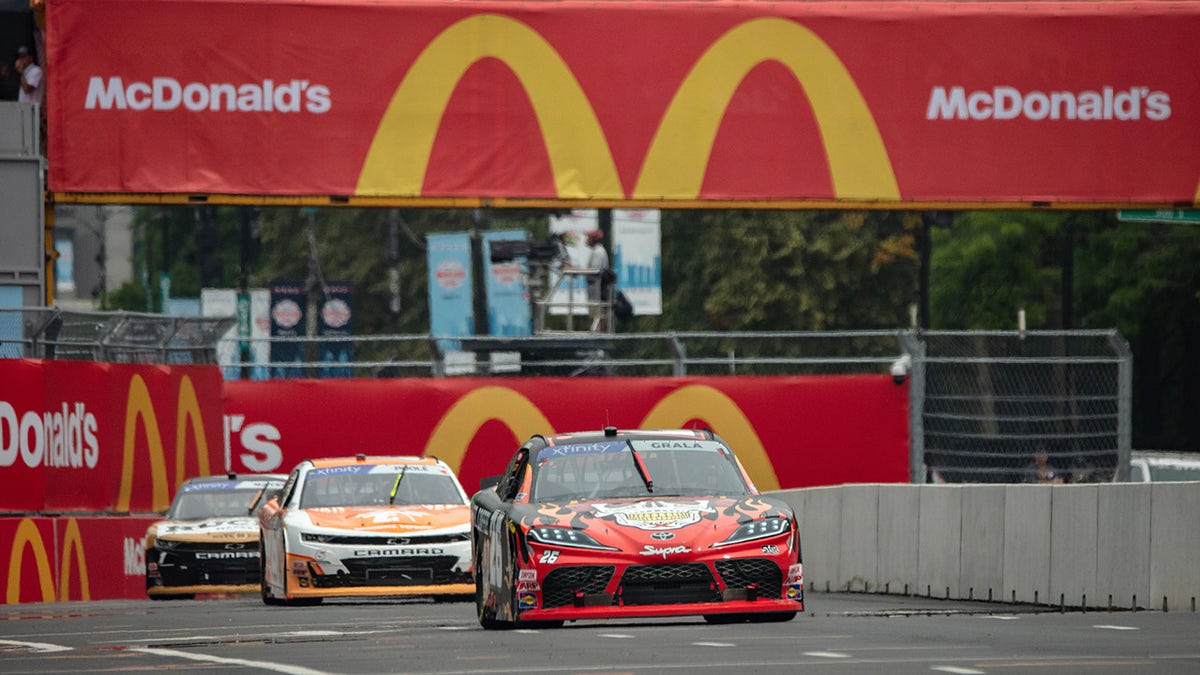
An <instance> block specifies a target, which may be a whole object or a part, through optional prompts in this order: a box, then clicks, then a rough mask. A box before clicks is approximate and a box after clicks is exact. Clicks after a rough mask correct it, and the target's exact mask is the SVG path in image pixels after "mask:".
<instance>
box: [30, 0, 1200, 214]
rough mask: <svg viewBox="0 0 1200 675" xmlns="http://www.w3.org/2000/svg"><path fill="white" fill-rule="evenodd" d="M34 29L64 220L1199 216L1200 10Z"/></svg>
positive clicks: (728, 1) (256, 5) (147, 13)
mask: <svg viewBox="0 0 1200 675" xmlns="http://www.w3.org/2000/svg"><path fill="white" fill-rule="evenodd" d="M46 4H47V44H48V68H47V73H48V78H49V86H48V90H47V91H48V99H47V103H46V108H47V113H48V122H49V133H48V152H49V184H50V189H51V190H52V191H54V192H55V193H58V194H59V195H60V196H61V198H62V199H67V198H68V197H69V198H73V199H77V200H80V201H86V200H87V199H88V198H89V197H90V198H97V197H100V196H103V195H102V194H101V193H123V194H129V193H150V194H163V193H168V194H186V193H208V194H211V195H216V196H225V197H226V198H230V199H232V198H234V197H236V196H238V195H257V196H260V197H267V198H277V199H279V200H282V198H285V197H293V198H295V197H301V196H309V197H319V198H322V199H324V200H326V201H325V202H322V203H347V204H358V203H361V204H372V203H374V204H382V203H387V202H388V201H389V200H390V201H391V202H392V203H412V204H417V205H420V204H434V203H466V202H461V201H454V200H490V201H491V203H504V202H505V200H511V201H513V202H517V201H520V200H548V201H552V202H555V203H562V202H575V201H578V200H593V201H611V202H625V203H630V202H645V203H653V204H660V205H665V206H671V205H681V206H689V205H693V206H694V205H700V206H703V205H706V204H708V205H712V204H721V203H725V202H736V203H739V204H744V203H748V202H749V203H756V204H761V205H788V204H794V205H812V204H821V203H834V204H839V205H851V206H852V205H855V204H865V205H877V206H878V205H881V206H884V207H887V206H906V205H908V206H911V205H917V204H931V203H949V204H1000V205H1004V204H1012V205H1031V204H1034V205H1037V204H1060V205H1061V204H1072V205H1084V206H1086V205H1088V204H1092V205H1097V204H1134V203H1169V204H1193V203H1196V202H1198V201H1200V194H1198V193H1200V134H1197V133H1196V130H1197V129H1200V40H1197V39H1196V36H1197V35H1198V34H1200V2H1198V1H1197V0H1179V1H1175V2H1125V1H1112V2H1029V3H1026V2H1020V3H1018V2H994V3H992V2H954V1H951V2H872V1H863V2H848V3H831V2H801V1H796V0H784V1H782V2H738V1H734V0H710V1H704V2H692V1H689V0H682V1H667V2H663V1H655V0H645V1H639V2H601V3H596V2H585V1H582V0H563V1H561V2H535V3H530V2H500V1H494V0H477V1H473V2H452V1H450V0H426V1H423V2H422V1H417V2H397V1H394V0H384V1H382V2H380V1H377V0H313V1H311V2H303V3H296V2H280V1H278V0H249V1H246V0H237V1H236V2H234V1H233V0H176V1H174V2H161V1H159V0H49V1H48V2H47V3H46ZM109 196H111V195H109ZM438 200H441V202H438ZM283 201H285V203H286V200H283Z"/></svg>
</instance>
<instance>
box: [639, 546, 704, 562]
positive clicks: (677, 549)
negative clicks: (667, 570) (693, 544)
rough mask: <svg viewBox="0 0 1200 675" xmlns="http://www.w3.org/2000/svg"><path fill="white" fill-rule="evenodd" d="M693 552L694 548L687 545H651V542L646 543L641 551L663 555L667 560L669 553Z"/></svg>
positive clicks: (642, 552) (641, 552)
mask: <svg viewBox="0 0 1200 675" xmlns="http://www.w3.org/2000/svg"><path fill="white" fill-rule="evenodd" d="M691 552H692V549H690V548H688V547H687V546H651V545H650V544H646V545H645V546H644V547H642V550H641V551H639V553H640V554H641V555H661V556H662V557H663V560H666V559H667V556H669V555H676V554H679V553H691Z"/></svg>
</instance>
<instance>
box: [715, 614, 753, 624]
mask: <svg viewBox="0 0 1200 675" xmlns="http://www.w3.org/2000/svg"><path fill="white" fill-rule="evenodd" d="M749 620H750V615H749V614H705V615H704V623H707V624H708V625H710V626H727V625H729V624H731V623H746V622H747V621H749Z"/></svg>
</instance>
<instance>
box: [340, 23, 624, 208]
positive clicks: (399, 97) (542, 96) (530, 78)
mask: <svg viewBox="0 0 1200 675" xmlns="http://www.w3.org/2000/svg"><path fill="white" fill-rule="evenodd" d="M483 58H494V59H498V60H500V61H502V62H504V63H505V64H506V65H507V66H508V67H509V68H510V69H512V71H513V73H514V74H516V76H517V78H518V79H519V80H520V82H521V86H523V87H524V88H525V92H526V94H527V95H528V96H529V99H530V101H531V102H532V104H533V109H534V112H535V114H536V115H537V121H538V126H539V127H540V128H541V131H542V138H543V139H544V140H545V142H546V151H547V153H548V154H549V155H550V166H551V170H552V173H553V174H554V183H555V188H556V190H557V192H558V196H559V197H562V198H582V197H605V198H612V199H619V198H621V197H622V196H623V194H622V190H621V181H620V179H619V178H618V177H617V168H616V164H615V163H614V162H613V158H612V153H611V152H610V151H609V147H608V141H607V139H606V138H605V137H604V132H603V130H601V128H600V122H599V120H597V119H596V113H595V111H594V110H593V109H592V106H591V103H590V102H589V101H588V99H587V96H586V95H585V94H584V93H583V89H582V88H581V87H580V86H579V82H578V81H576V79H575V76H574V75H573V74H572V73H571V69H570V68H569V67H567V64H566V63H565V62H564V61H563V60H562V57H561V56H559V54H558V52H557V51H555V49H554V48H553V47H551V46H550V44H549V43H547V42H546V41H545V39H543V38H542V36H541V35H538V34H537V32H535V31H534V30H533V29H532V28H530V27H529V26H527V25H525V24H524V23H521V22H520V21H516V20H514V19H511V18H508V17H505V16H499V15H496V14H480V15H476V16H472V17H470V18H467V19H463V20H462V21H459V22H458V23H456V24H454V25H453V26H450V27H449V28H447V29H446V30H445V31H443V32H442V33H441V34H440V35H438V36H437V37H436V38H434V40H433V41H432V42H430V43H429V45H428V46H426V47H425V49H424V50H423V51H422V52H421V54H420V56H418V57H417V60H416V61H415V62H414V63H413V65H412V67H411V68H410V69H409V71H408V74H406V75H405V76H404V80H403V81H402V82H401V83H400V86H399V88H397V89H396V93H395V94H394V95H393V96H392V101H391V103H390V104H389V105H388V107H387V111H386V112H385V113H384V115H383V120H382V121H381V122H380V124H379V129H378V130H377V131H376V132H375V139H374V141H372V143H371V147H370V149H369V150H368V152H367V159H366V161H365V162H364V163H363V169H362V172H361V173H360V175H359V179H358V188H357V193H358V194H360V195H381V194H403V195H419V194H421V187H422V186H423V185H424V183H425V172H426V170H427V169H428V167H429V155H430V153H431V152H432V151H433V141H434V138H435V137H436V136H437V131H438V126H439V125H440V124H441V121H442V115H443V114H444V113H445V110H446V105H447V103H449V101H450V95H451V94H452V93H453V92H454V88H455V87H456V86H457V85H458V82H459V80H461V79H462V76H463V75H464V74H465V73H466V72H467V69H468V68H470V67H471V66H472V65H474V64H475V62H477V61H479V60H480V59H483Z"/></svg>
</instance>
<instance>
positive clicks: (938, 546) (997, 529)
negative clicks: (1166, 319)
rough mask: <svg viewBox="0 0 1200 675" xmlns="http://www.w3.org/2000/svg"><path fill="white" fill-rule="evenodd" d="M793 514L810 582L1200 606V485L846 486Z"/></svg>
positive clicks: (1097, 605)
mask: <svg viewBox="0 0 1200 675" xmlns="http://www.w3.org/2000/svg"><path fill="white" fill-rule="evenodd" d="M775 494H776V495H777V496H780V497H782V498H783V499H785V500H786V501H787V502H788V503H790V504H791V505H792V506H793V508H795V509H796V511H797V517H798V518H799V521H800V533H801V538H802V544H803V550H804V574H805V579H806V581H807V582H808V585H809V588H810V589H811V590H818V591H852V592H853V591H857V592H865V593H887V594H903V595H919V596H928V597H935V598H949V599H959V600H985V601H986V600H990V601H994V602H1013V603H1035V604H1040V605H1050V606H1057V607H1063V608H1068V607H1070V608H1088V609H1110V608H1111V609H1126V610H1129V609H1150V610H1162V611H1186V612H1195V611H1196V603H1197V598H1200V565H1197V564H1196V561H1197V560H1200V520H1197V518H1196V514H1197V513H1200V482H1195V483H1145V484H1128V483H1125V484H1108V485H1017V484H1013V485H842V486H837V487H818V488H804V489H799V490H784V491H780V492H777V493H775Z"/></svg>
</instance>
